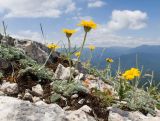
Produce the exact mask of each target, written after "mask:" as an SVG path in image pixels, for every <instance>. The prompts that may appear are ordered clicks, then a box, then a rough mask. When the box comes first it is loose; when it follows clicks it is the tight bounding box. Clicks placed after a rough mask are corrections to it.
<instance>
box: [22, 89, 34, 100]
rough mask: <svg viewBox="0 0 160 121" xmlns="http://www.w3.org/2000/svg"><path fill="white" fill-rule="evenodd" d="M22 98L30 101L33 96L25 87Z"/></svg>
mask: <svg viewBox="0 0 160 121" xmlns="http://www.w3.org/2000/svg"><path fill="white" fill-rule="evenodd" d="M23 100H29V101H31V102H32V101H33V96H32V95H31V94H30V93H29V91H28V90H27V89H26V90H25V94H24V96H23Z"/></svg>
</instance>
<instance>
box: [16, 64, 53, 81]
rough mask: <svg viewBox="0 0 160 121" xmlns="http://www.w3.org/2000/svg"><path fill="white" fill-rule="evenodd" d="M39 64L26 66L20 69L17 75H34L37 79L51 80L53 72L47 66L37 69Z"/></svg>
mask: <svg viewBox="0 0 160 121" xmlns="http://www.w3.org/2000/svg"><path fill="white" fill-rule="evenodd" d="M40 67H41V65H35V66H32V67H26V68H25V69H21V70H20V71H19V76H23V75H25V74H32V75H35V76H36V77H37V78H38V79H39V80H41V79H44V80H50V81H53V72H52V71H50V70H49V69H47V68H42V69H39V68H40Z"/></svg>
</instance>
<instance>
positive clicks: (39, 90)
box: [32, 84, 43, 96]
mask: <svg viewBox="0 0 160 121" xmlns="http://www.w3.org/2000/svg"><path fill="white" fill-rule="evenodd" d="M32 91H33V93H35V95H37V96H43V89H42V86H41V85H40V84H37V85H36V86H33V87H32Z"/></svg>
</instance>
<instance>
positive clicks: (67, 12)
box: [0, 0, 160, 47]
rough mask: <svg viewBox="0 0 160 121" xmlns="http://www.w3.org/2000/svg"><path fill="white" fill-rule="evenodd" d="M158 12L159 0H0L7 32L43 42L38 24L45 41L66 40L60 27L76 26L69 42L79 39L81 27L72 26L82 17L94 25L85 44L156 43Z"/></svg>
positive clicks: (159, 25) (158, 39) (158, 41)
mask: <svg viewBox="0 0 160 121" xmlns="http://www.w3.org/2000/svg"><path fill="white" fill-rule="evenodd" d="M159 11H160V0H34V1H33V0H5V1H4V0H0V21H2V20H4V21H5V22H6V24H7V26H8V29H7V32H8V33H9V34H10V35H12V36H14V37H17V38H28V39H33V40H36V41H41V42H43V40H42V37H41V33H40V27H39V24H40V23H42V25H43V28H44V31H45V36H46V41H47V42H49V43H50V42H53V43H54V42H57V41H59V40H62V41H63V42H64V43H66V38H65V36H64V34H63V33H62V29H63V28H69V29H76V30H77V33H76V34H75V35H74V36H73V37H72V43H73V44H72V45H75V44H77V45H80V44H81V42H82V37H83V34H84V33H83V29H82V28H80V27H78V26H76V25H77V23H79V22H80V21H81V20H83V19H85V20H90V19H92V20H94V21H95V22H96V23H97V24H98V27H97V29H96V30H93V31H92V32H90V33H89V35H88V39H87V45H89V44H94V45H96V46H103V47H108V46H127V47H134V46H139V45H143V44H150V45H153V44H154V45H157V44H160V14H159ZM0 28H1V29H0V30H1V33H3V30H2V26H0Z"/></svg>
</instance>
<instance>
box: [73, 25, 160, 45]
mask: <svg viewBox="0 0 160 121" xmlns="http://www.w3.org/2000/svg"><path fill="white" fill-rule="evenodd" d="M83 36H84V32H83V29H81V31H80V32H78V33H77V34H76V36H75V37H73V38H72V39H73V40H74V41H73V45H74V44H76V45H77V46H80V44H81V43H82V40H83ZM153 40H154V41H153ZM90 44H93V45H95V46H97V47H111V46H122V47H136V46H140V45H159V44H160V38H145V37H143V36H139V37H134V36H128V35H117V34H116V33H111V32H108V28H107V26H106V24H104V25H99V26H98V27H97V29H96V30H91V32H89V33H88V36H87V41H86V46H87V45H90Z"/></svg>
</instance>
